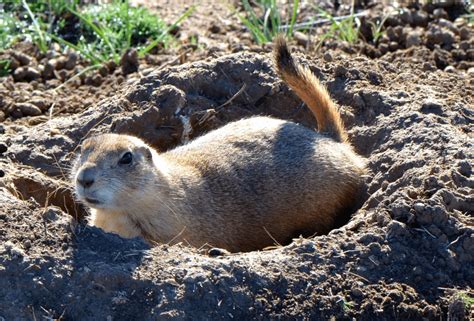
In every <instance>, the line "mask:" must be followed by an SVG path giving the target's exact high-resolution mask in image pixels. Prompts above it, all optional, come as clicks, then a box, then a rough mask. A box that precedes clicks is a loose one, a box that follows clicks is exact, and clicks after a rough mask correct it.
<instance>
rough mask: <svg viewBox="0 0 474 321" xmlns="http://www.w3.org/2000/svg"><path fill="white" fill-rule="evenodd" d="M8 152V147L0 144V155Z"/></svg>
mask: <svg viewBox="0 0 474 321" xmlns="http://www.w3.org/2000/svg"><path fill="white" fill-rule="evenodd" d="M7 150H8V146H7V144H5V143H0V154H3V153H5V152H6V151H7Z"/></svg>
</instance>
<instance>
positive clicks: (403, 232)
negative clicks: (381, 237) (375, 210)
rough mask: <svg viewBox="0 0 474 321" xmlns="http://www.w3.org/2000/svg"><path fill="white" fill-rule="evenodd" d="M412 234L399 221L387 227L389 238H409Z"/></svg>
mask: <svg viewBox="0 0 474 321" xmlns="http://www.w3.org/2000/svg"><path fill="white" fill-rule="evenodd" d="M409 234H410V232H409V231H408V230H407V226H406V225H405V224H403V223H402V222H399V221H395V220H394V221H391V222H390V223H389V224H388V226H387V238H389V239H390V238H399V237H405V236H408V235H409Z"/></svg>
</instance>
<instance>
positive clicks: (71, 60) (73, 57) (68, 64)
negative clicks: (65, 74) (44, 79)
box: [64, 51, 79, 70]
mask: <svg viewBox="0 0 474 321" xmlns="http://www.w3.org/2000/svg"><path fill="white" fill-rule="evenodd" d="M78 59H79V56H78V55H77V53H75V52H74V51H71V52H69V54H68V55H67V57H66V59H65V60H64V68H65V69H67V70H72V69H74V67H75V66H76V63H77V60H78Z"/></svg>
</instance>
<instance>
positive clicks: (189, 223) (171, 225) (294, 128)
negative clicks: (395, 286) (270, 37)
mask: <svg viewBox="0 0 474 321" xmlns="http://www.w3.org/2000/svg"><path fill="white" fill-rule="evenodd" d="M274 60H275V65H276V69H277V71H278V74H279V75H280V76H281V77H282V79H283V80H284V81H285V82H287V83H288V85H289V86H290V87H291V88H292V89H293V90H294V91H295V92H296V94H297V95H298V96H299V97H300V98H301V99H302V100H303V101H304V102H305V103H306V104H307V105H308V107H309V108H310V109H311V111H312V112H313V114H314V115H315V117H316V119H317V121H318V129H319V132H316V131H313V130H311V129H308V128H306V127H303V126H301V125H298V124H295V123H293V122H290V121H285V120H280V119H275V118H271V117H263V116H259V117H251V118H247V119H242V120H239V121H235V122H232V123H229V124H227V125H225V126H223V127H221V128H219V129H216V130H214V131H211V132H209V133H207V134H206V135H203V136H201V137H199V138H197V139H195V140H193V141H191V142H189V143H188V144H186V145H183V146H180V147H177V148H175V149H173V150H170V151H168V152H165V153H158V152H157V151H155V150H154V149H153V148H151V147H150V146H148V145H147V144H146V143H145V142H143V141H142V140H141V139H139V138H137V137H132V136H128V135H118V134H104V135H100V136H97V137H92V138H89V139H87V140H85V141H84V142H83V145H82V150H81V156H80V157H79V158H78V160H77V161H76V163H75V166H74V168H73V171H72V177H73V178H72V179H73V182H74V184H75V191H76V195H77V198H78V199H79V200H80V201H82V202H84V203H85V204H86V205H88V206H89V207H91V218H90V224H92V225H95V226H97V227H100V228H102V229H103V230H105V231H107V232H113V233H117V234H119V235H121V236H123V237H126V238H130V237H136V236H142V237H144V238H145V239H147V240H149V241H155V242H161V243H168V242H178V241H184V242H187V243H189V244H190V245H192V246H196V247H200V246H202V245H205V244H208V245H210V246H216V247H221V248H224V249H227V250H229V251H232V252H238V251H250V250H255V249H262V248H264V247H266V246H270V245H274V243H275V241H277V242H279V243H280V244H285V243H287V242H289V241H291V238H292V237H297V236H298V235H300V234H306V235H311V234H313V233H326V232H328V231H329V230H330V229H331V228H333V226H334V223H335V221H336V220H337V219H338V218H339V216H340V215H342V214H343V213H344V211H346V210H347V208H350V207H351V206H352V205H353V204H354V202H355V201H356V198H357V197H358V196H359V194H360V191H361V189H362V187H363V178H362V176H363V175H364V173H365V160H364V159H363V158H362V157H360V156H358V155H357V154H356V153H355V152H354V151H353V149H352V147H351V146H350V145H349V144H348V143H347V134H346V131H345V129H344V126H343V124H342V121H341V118H340V115H339V113H338V111H337V109H336V107H335V105H334V103H333V102H332V100H331V98H330V97H329V94H328V92H327V91H326V89H325V88H324V87H323V86H322V85H321V84H320V83H319V81H318V80H317V78H316V77H315V76H314V75H313V74H312V73H311V71H310V70H308V69H306V68H303V67H302V66H300V65H298V64H296V63H295V61H294V60H293V58H292V56H291V54H290V53H289V51H288V48H287V46H286V43H285V41H284V40H283V38H279V39H278V40H277V41H276V43H275V51H274Z"/></svg>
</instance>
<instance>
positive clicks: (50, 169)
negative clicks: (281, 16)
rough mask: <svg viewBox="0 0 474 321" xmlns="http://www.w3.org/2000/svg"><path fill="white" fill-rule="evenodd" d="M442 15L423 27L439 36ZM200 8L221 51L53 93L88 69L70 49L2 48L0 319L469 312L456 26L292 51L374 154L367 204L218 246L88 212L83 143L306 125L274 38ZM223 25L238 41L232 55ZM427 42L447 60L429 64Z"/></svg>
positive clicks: (473, 256)
mask: <svg viewBox="0 0 474 321" xmlns="http://www.w3.org/2000/svg"><path fill="white" fill-rule="evenodd" d="M163 6H165V4H163ZM198 8H199V7H198ZM204 8H206V7H205V6H204ZM219 8H220V9H219ZM224 9H225V8H222V7H218V9H215V10H224ZM435 9H437V8H435ZM435 9H433V11H432V13H429V11H426V12H428V13H427V15H428V17H429V19H428V24H427V26H429V25H430V24H431V28H435V27H439V28H441V29H443V30H444V28H445V27H444V26H443V22H442V20H440V19H441V18H434V17H432V16H433V15H434V13H433V12H434V10H435ZM200 10H204V11H198V13H197V17H198V18H199V17H200V16H199V15H202V17H204V16H205V12H206V11H205V9H200ZM407 10H409V11H410V12H419V13H423V12H425V11H423V10H415V9H413V8H408V9H407ZM443 10H445V9H443ZM219 12H222V13H223V14H222V15H220V16H221V17H224V18H225V19H229V21H230V22H229V25H232V24H236V23H238V22H235V18H234V17H232V16H231V14H230V13H229V12H228V11H227V13H225V14H224V12H225V11H219ZM372 12H374V14H376V13H377V12H378V11H377V9H372ZM445 12H446V15H447V17H446V18H447V20H446V21H451V20H454V17H450V16H449V15H448V12H450V11H449V10H447V9H446V10H445ZM413 15H414V14H413ZM198 18H197V19H196V26H197V29H196V30H198V31H199V32H201V33H202V34H200V35H199V37H200V39H205V37H208V38H209V39H211V38H213V37H214V36H213V35H221V36H216V37H215V39H217V40H215V41H216V43H217V42H219V41H220V43H221V44H224V45H221V47H222V48H220V49H218V50H217V49H216V50H214V51H213V50H211V48H212V47H211V46H210V45H205V46H203V47H196V48H194V47H193V45H192V44H191V43H189V44H184V45H182V46H180V47H179V48H171V49H167V50H164V51H160V52H157V53H156V54H154V55H150V56H148V57H146V58H144V59H141V60H139V59H136V58H135V57H134V54H133V53H128V54H127V56H126V57H125V58H124V59H123V60H122V63H121V64H120V65H118V66H116V65H113V64H109V65H107V66H105V67H103V68H101V69H99V70H96V71H95V72H93V73H90V74H88V75H85V76H84V77H76V78H73V79H72V80H71V81H69V82H68V83H66V84H65V85H64V86H62V87H61V88H59V89H58V88H57V87H58V86H59V85H61V84H63V82H64V81H65V80H67V79H71V77H72V76H73V75H74V72H77V69H78V68H79V69H80V68H85V67H86V66H87V65H86V63H84V62H82V61H81V59H80V58H78V57H75V54H74V53H73V52H68V53H61V52H57V51H51V52H50V53H47V54H46V55H43V54H40V53H39V52H36V51H35V48H34V46H32V45H29V44H27V43H21V44H19V45H18V47H16V48H15V50H12V51H7V52H5V53H3V55H4V56H5V57H8V58H9V59H15V60H16V61H17V62H18V66H17V68H15V69H14V70H13V71H12V74H11V75H9V76H7V77H3V78H0V79H1V83H0V109H1V110H2V112H3V115H4V116H3V124H2V125H1V128H0V132H1V134H0V204H1V205H0V206H1V208H2V210H1V211H0V240H1V243H0V320H1V319H5V320H30V319H41V318H44V317H46V318H52V319H55V318H56V319H61V320H102V319H107V320H130V319H137V320H162V319H172V320H182V319H190V320H191V319H192V320H196V319H198V320H220V319H243V320H246V319H264V320H267V319H311V320H330V319H333V320H353V318H355V319H357V320H395V319H398V320H440V319H441V320H446V319H449V320H469V319H472V318H474V310H473V309H472V307H471V309H470V310H469V309H468V307H467V306H466V304H465V302H464V301H463V299H462V296H461V295H460V294H461V293H462V292H464V293H467V294H468V295H470V296H471V297H472V296H473V287H474V269H472V266H473V263H474V228H473V226H474V217H473V216H474V197H473V195H474V193H473V188H474V180H473V168H472V167H473V159H474V152H473V151H474V148H473V147H474V146H473V137H472V124H473V121H474V110H473V103H474V98H473V97H474V86H473V85H474V84H473V82H472V79H471V78H472V77H470V76H469V68H471V67H469V66H472V57H470V56H468V55H467V51H466V57H465V59H464V60H456V63H455V59H456V58H453V57H454V56H455V54H453V51H454V50H456V49H457V48H459V47H460V46H461V43H462V41H461V29H462V28H463V27H461V28H458V27H456V28H458V29H459V34H457V33H456V32H455V31H451V32H452V33H453V37H454V42H453V43H451V46H452V47H451V49H450V48H448V47H444V48H442V46H444V45H443V44H441V45H440V44H438V46H435V47H433V48H432V49H431V48H430V47H429V46H430V45H431V43H432V42H433V41H431V40H430V41H428V40H426V43H425V42H423V44H421V43H420V44H419V45H417V46H413V47H410V48H408V49H406V48H402V47H403V46H402V45H401V44H403V42H402V41H401V40H400V39H399V42H398V43H399V45H400V48H397V49H396V50H394V51H391V52H387V53H384V54H380V57H379V56H378V55H373V56H372V55H368V54H366V51H365V49H363V48H366V47H367V46H368V44H361V45H360V48H362V49H360V50H359V51H357V50H356V51H355V52H353V53H348V52H347V50H344V48H343V47H344V44H340V43H336V45H334V44H330V43H328V44H324V47H323V48H324V51H323V53H319V54H315V53H314V52H313V51H312V50H311V49H309V50H303V48H302V47H299V49H298V50H297V51H301V52H304V53H305V54H301V53H300V54H297V57H298V58H299V60H300V61H301V62H302V63H303V64H305V65H307V66H309V67H310V68H311V69H312V70H313V72H314V73H315V74H316V75H317V76H318V77H319V78H320V79H321V81H322V82H323V83H325V84H326V86H327V87H328V89H329V92H330V94H331V96H332V97H333V98H334V99H335V101H336V102H337V104H338V105H339V106H340V108H341V112H342V114H343V119H344V122H345V124H346V126H347V127H348V129H349V133H350V138H351V141H352V143H353V145H354V147H355V148H356V150H357V151H358V152H359V153H360V154H362V155H364V156H366V157H367V158H368V160H369V169H370V175H368V177H367V179H366V182H367V189H368V193H369V197H368V199H367V200H366V201H365V202H364V204H363V205H362V206H361V208H360V209H359V210H357V212H355V213H354V214H353V216H352V218H351V220H350V221H349V222H348V224H346V225H344V226H342V227H340V228H338V229H335V230H333V231H332V232H331V233H329V234H328V235H319V236H315V237H312V238H308V239H304V238H300V239H295V240H294V241H293V242H292V243H291V244H289V245H286V246H283V247H277V248H275V249H272V250H266V251H258V252H249V253H239V254H232V255H222V256H219V253H218V251H217V252H216V251H214V252H211V254H213V255H210V254H209V253H208V252H207V250H205V249H204V248H203V249H195V248H191V247H189V246H187V245H186V244H176V245H164V244H161V245H157V246H154V247H150V246H149V245H147V244H145V243H144V241H143V240H141V239H133V240H125V239H122V238H120V237H118V236H117V235H114V234H107V233H104V232H103V231H101V230H100V229H97V228H93V227H89V226H86V225H85V224H84V217H85V216H86V214H87V211H86V209H85V208H83V207H82V206H81V205H80V204H77V203H75V202H74V198H73V194H72V191H71V184H70V183H69V178H68V175H69V168H70V166H71V162H72V161H73V160H74V157H75V155H76V154H77V147H78V146H79V144H80V142H81V140H82V139H83V138H84V137H87V136H90V135H94V134H97V133H104V132H117V133H132V134H135V135H138V136H140V137H142V138H143V139H145V140H146V141H147V142H149V143H150V144H152V145H153V146H154V147H155V148H157V149H159V150H160V151H164V150H167V149H170V148H173V147H175V146H178V145H180V144H183V143H185V142H186V141H188V140H189V139H193V138H194V137H197V136H200V135H202V134H204V133H206V132H208V131H210V130H212V129H215V128H218V127H220V126H222V125H224V124H226V123H228V122H230V121H233V120H237V119H240V118H242V117H248V116H251V115H262V114H263V115H270V116H274V117H277V118H282V119H289V120H293V121H295V122H298V123H301V124H302V125H304V126H308V127H311V128H314V127H315V125H316V123H315V120H314V119H313V117H312V115H311V114H310V112H309V111H308V110H307V109H306V107H305V106H304V105H303V104H302V103H301V101H300V100H299V99H298V98H297V97H296V96H295V95H294V94H293V93H292V92H291V91H290V90H289V89H288V88H287V86H286V85H284V84H283V83H282V82H281V81H280V80H279V79H278V77H277V76H276V74H275V72H274V70H273V67H272V63H271V59H270V56H269V54H268V53H267V52H268V51H269V50H270V49H271V48H270V46H263V47H257V46H255V45H254V44H252V43H251V40H250V38H246V37H247V36H245V35H242V30H241V29H239V28H240V27H239V28H236V29H232V28H230V27H229V28H230V29H227V28H228V27H225V28H224V27H222V25H223V26H227V24H224V23H222V25H221V24H219V25H220V26H221V27H222V28H223V29H222V31H220V32H217V33H215V32H213V30H214V31H216V30H217V29H215V28H214V27H212V25H211V22H210V21H211V20H207V19H206V18H203V19H198ZM430 19H431V20H430ZM443 19H444V18H443ZM449 19H451V20H449ZM171 20H172V19H171ZM197 21H200V22H199V23H201V24H197V23H198V22H197ZM440 21H441V22H440ZM190 23H193V21H191V22H190ZM453 23H454V22H453ZM237 25H238V24H236V26H237ZM206 26H207V27H206ZM187 28H189V25H186V24H185V25H184V26H182V28H181V30H180V32H179V35H184V34H185V33H186V32H187V31H186V30H190V29H187ZM429 28H430V27H426V28H425V29H423V30H424V31H423V32H424V36H423V35H422V36H420V38H421V39H422V41H425V40H424V39H425V37H426V39H429V37H430V36H429V35H428V34H429V30H430V29H429ZM448 29H449V28H448ZM469 31H470V34H472V29H471V30H469ZM232 35H235V36H239V35H240V36H242V39H248V40H242V41H241V42H240V43H241V46H240V47H239V48H237V49H235V47H233V45H234V44H235V43H231V42H226V41H227V37H232ZM387 36H388V32H387ZM179 37H181V36H179ZM183 37H184V38H182V39H181V41H183V42H184V41H185V40H184V39H186V37H185V36H183ZM209 41H210V42H212V41H211V40H209ZM246 41H248V44H249V45H248V46H247V45H246V44H245V43H246ZM467 41H468V43H469V44H472V36H469V38H468V40H467ZM236 43H238V42H236ZM405 44H406V43H405ZM425 44H426V45H425ZM370 46H373V45H372V44H370ZM232 48H234V49H235V50H234V49H232ZM341 48H342V49H341ZM352 48H355V47H352ZM374 48H375V47H374ZM377 48H378V49H377V50H380V45H378V47H377ZM437 49H439V50H444V51H446V52H447V53H449V55H448V56H447V57H448V58H447V60H446V62H447V64H448V65H447V66H451V67H452V68H448V70H446V67H447V66H444V65H438V63H437V60H436V57H437V56H436V50H437ZM354 50H355V49H354ZM468 50H471V49H468ZM180 54H181V55H180ZM48 55H49V56H48ZM24 56H26V58H25V57H24ZM456 57H457V56H456ZM430 59H432V60H430ZM52 60H53V61H52ZM70 60H74V63H72V62H70ZM68 61H69V65H68ZM462 62H466V63H467V64H468V67H467V68H464V67H463V65H462ZM48 64H51V65H52V66H51V67H52V71H51V73H48V72H46V71H45V70H46V69H45V68H46V66H47V65H48ZM427 64H430V66H431V67H427ZM40 66H43V67H40ZM69 67H71V68H69ZM20 68H22V69H21V70H22V71H21V72H20V71H17V70H18V69H20ZM47 68H50V67H47ZM68 68H69V69H68ZM29 69H30V70H29ZM136 69H138V71H136ZM35 71H36V72H35ZM63 74H64V75H63ZM99 76H100V78H99ZM239 92H240V93H239Z"/></svg>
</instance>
